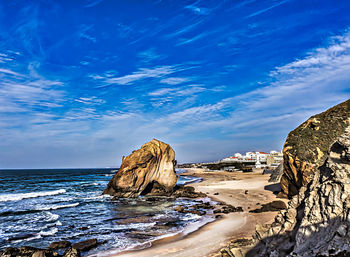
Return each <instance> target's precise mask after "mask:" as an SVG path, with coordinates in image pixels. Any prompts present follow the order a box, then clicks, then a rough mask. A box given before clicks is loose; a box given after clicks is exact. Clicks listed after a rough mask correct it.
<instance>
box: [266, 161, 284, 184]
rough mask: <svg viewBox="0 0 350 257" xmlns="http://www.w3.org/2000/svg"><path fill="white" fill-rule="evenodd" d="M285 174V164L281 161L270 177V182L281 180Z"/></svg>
mask: <svg viewBox="0 0 350 257" xmlns="http://www.w3.org/2000/svg"><path fill="white" fill-rule="evenodd" d="M282 175H283V164H282V163H280V164H279V165H278V166H277V167H276V169H274V170H273V171H272V173H271V176H270V178H269V182H275V183H276V182H280V181H281V178H282Z"/></svg>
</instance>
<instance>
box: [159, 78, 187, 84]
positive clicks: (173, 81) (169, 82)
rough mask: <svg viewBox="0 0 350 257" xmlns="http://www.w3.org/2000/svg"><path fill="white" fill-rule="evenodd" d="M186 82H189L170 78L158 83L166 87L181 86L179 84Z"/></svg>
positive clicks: (185, 79) (183, 79) (184, 79)
mask: <svg viewBox="0 0 350 257" xmlns="http://www.w3.org/2000/svg"><path fill="white" fill-rule="evenodd" d="M187 81H189V79H188V78H177V77H170V78H165V79H162V80H161V81H160V83H163V84H168V85H177V84H181V83H184V82H187Z"/></svg>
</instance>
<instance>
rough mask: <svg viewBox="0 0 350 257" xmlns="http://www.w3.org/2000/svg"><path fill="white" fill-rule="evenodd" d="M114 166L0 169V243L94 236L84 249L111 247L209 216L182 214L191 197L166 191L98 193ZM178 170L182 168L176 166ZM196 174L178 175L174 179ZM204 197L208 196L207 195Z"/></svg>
mask: <svg viewBox="0 0 350 257" xmlns="http://www.w3.org/2000/svg"><path fill="white" fill-rule="evenodd" d="M115 172H116V170H111V169H89V170H86V169H85V170H77V169H75V170H11V171H0V181H1V183H0V224H1V226H0V249H4V248H6V247H9V246H12V247H19V246H23V245H30V246H34V247H42V248H45V247H48V246H49V244H50V243H51V242H54V241H60V240H69V241H71V242H72V243H74V242H78V241H82V240H86V239H90V238H97V239H98V241H99V242H103V244H101V245H100V246H98V247H97V248H95V249H93V250H91V251H90V252H87V253H84V255H99V256H102V255H104V254H106V252H105V251H106V250H112V251H113V252H114V253H116V252H120V251H123V250H126V249H130V248H133V247H141V248H142V247H149V246H150V242H152V241H154V240H156V239H158V238H162V237H164V236H167V235H170V234H176V233H180V232H183V233H188V232H190V231H191V230H195V229H196V228H197V227H199V226H201V225H204V224H205V223H206V222H209V221H211V220H212V217H211V216H210V215H207V216H198V215H195V214H181V213H178V212H176V211H175V210H174V208H175V207H176V206H177V205H180V204H183V205H193V204H194V203H195V202H196V201H195V200H188V199H176V200H170V199H169V198H166V197H158V198H149V197H139V198H136V199H119V200H115V201H112V199H111V197H109V196H106V195H102V191H103V190H104V189H105V187H106V185H107V183H108V181H109V180H110V179H111V177H112V176H113V174H114V173H115ZM179 173H181V171H180V170H179ZM197 180H198V178H194V177H189V176H186V177H185V176H181V175H180V178H179V180H178V183H179V184H186V183H191V182H194V181H197ZM207 200H208V199H207Z"/></svg>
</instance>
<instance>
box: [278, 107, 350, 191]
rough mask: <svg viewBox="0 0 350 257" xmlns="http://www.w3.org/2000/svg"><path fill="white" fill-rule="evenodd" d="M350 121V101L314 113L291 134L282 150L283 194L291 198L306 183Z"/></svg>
mask: <svg viewBox="0 0 350 257" xmlns="http://www.w3.org/2000/svg"><path fill="white" fill-rule="evenodd" d="M349 121H350V100H347V101H345V102H343V103H341V104H339V105H337V106H334V107H333V108H331V109H329V110H327V111H325V112H323V113H320V114H317V115H315V116H312V117H311V118H310V119H308V120H307V121H305V122H304V123H303V124H301V125H300V126H299V127H297V128H296V129H295V130H293V131H292V132H290V133H289V135H288V137H287V140H286V143H285V145H284V149H283V159H284V164H283V170H284V171H283V175H282V178H281V187H282V191H283V193H285V194H286V195H287V196H289V197H292V196H293V195H296V194H298V192H299V189H300V188H301V187H302V186H305V185H307V184H308V183H309V182H310V181H311V180H312V177H313V173H314V171H315V170H317V168H318V167H319V166H321V165H322V164H323V163H324V161H325V160H326V158H327V156H328V155H329V149H330V145H331V144H332V143H333V142H334V141H335V140H336V139H337V138H338V137H339V136H340V135H342V134H343V133H344V132H345V129H346V127H347V126H348V125H349Z"/></svg>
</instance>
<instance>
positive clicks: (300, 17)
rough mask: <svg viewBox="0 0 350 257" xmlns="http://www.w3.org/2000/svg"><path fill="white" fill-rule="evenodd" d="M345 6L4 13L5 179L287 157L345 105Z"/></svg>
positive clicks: (348, 23)
mask: <svg viewBox="0 0 350 257" xmlns="http://www.w3.org/2000/svg"><path fill="white" fill-rule="evenodd" d="M349 13H350V1H344V0H341V1H340V0H330V1H325V0H318V1H316V0H310V1H304V0H298V1H297V0H283V1H280V0H279V1H277V0H266V1H260V0H246V1H238V0H230V1H180V0H178V1H173V0H169V1H165V0H164V1H160V0H159V1H156V0H152V1H151V0H150V1H147V0H142V1H141V0H138V1H137V0H125V1H124V0H119V1H113V0H85V1H78V0H69V1H68V0H60V1H58V0H57V1H50V0H46V1H35V0H30V1H29V0H28V1H24V0H23V1H22V0H4V1H1V2H0V169H9V168H69V167H72V168H78V167H118V166H119V165H120V164H121V158H122V156H123V155H125V156H126V155H129V154H130V153H131V152H132V151H133V150H135V149H138V148H139V147H140V146H141V145H142V144H144V143H146V142H148V141H150V140H152V139H153V138H156V139H159V140H161V141H163V142H166V143H168V144H170V145H171V146H172V147H173V149H174V150H175V153H176V159H177V160H178V162H179V163H185V162H201V161H215V160H218V159H221V158H223V157H225V156H229V155H232V154H233V153H235V152H245V151H270V150H281V149H282V148H283V144H284V142H285V139H286V137H287V135H288V133H289V132H290V131H291V130H293V129H294V128H296V127H297V126H298V125H299V124H300V123H302V122H303V121H305V120H306V119H308V118H309V117H310V116H312V115H314V114H316V113H319V112H322V111H324V110H326V109H328V108H329V107H331V106H333V105H336V104H338V103H340V102H342V101H345V100H347V99H349V98H350V15H349Z"/></svg>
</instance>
